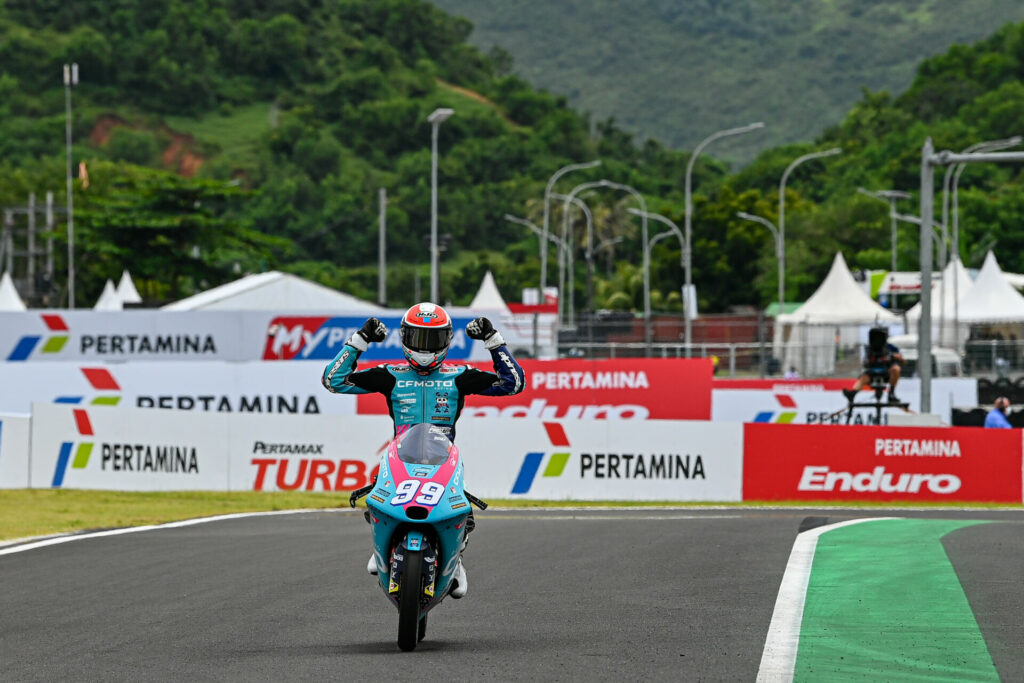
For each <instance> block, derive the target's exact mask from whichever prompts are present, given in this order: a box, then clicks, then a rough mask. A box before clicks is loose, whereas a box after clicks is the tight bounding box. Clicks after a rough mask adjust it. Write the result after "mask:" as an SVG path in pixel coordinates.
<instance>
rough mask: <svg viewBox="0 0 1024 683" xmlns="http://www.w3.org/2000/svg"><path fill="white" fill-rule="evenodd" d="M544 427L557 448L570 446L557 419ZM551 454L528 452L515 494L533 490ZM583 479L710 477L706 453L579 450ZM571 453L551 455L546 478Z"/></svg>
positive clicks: (561, 468) (555, 474)
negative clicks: (545, 459) (706, 465)
mask: <svg viewBox="0 0 1024 683" xmlns="http://www.w3.org/2000/svg"><path fill="white" fill-rule="evenodd" d="M544 429H545V430H546V431H547V435H548V439H549V440H550V441H551V445H552V446H553V447H554V448H568V447H569V438H568V437H567V436H566V434H565V430H564V429H563V428H562V425H560V424H559V423H557V422H545V423H544ZM546 456H547V454H546V453H544V452H538V453H527V454H526V457H525V458H523V464H522V466H521V467H520V468H519V475H518V476H517V477H516V481H515V484H513V485H512V493H514V494H524V493H529V491H530V489H531V488H532V487H533V483H534V481H535V480H536V478H537V472H539V471H540V466H541V464H542V463H543V462H544V458H545V457H546ZM578 456H579V457H578V460H579V467H580V474H579V478H580V479H581V480H591V479H707V473H706V472H705V469H704V458H703V456H702V455H700V454H697V455H690V454H687V455H682V454H679V453H586V452H581V453H578ZM570 457H571V453H569V452H558V453H551V454H550V456H547V465H546V466H545V467H544V472H543V474H542V475H541V476H543V477H560V476H562V473H563V472H564V471H565V466H566V464H567V463H568V462H569V459H570Z"/></svg>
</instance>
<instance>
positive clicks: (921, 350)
mask: <svg viewBox="0 0 1024 683" xmlns="http://www.w3.org/2000/svg"><path fill="white" fill-rule="evenodd" d="M981 161H990V162H997V163H999V162H1008V161H1012V162H1021V161H1024V153H1022V152H975V153H970V154H967V153H961V154H956V153H953V152H950V151H942V152H939V153H936V152H935V147H934V145H933V144H932V140H931V138H928V139H926V140H925V142H924V146H923V147H922V149H921V321H920V332H919V333H918V338H917V339H918V341H917V353H918V358H919V359H921V360H919V361H918V364H919V367H920V371H921V412H922V413H927V412H931V408H932V386H931V382H932V372H931V370H932V369H931V363H929V362H927V359H928V358H930V357H931V350H932V347H931V341H932V340H931V320H932V319H931V291H930V286H929V285H930V284H931V263H930V261H931V229H930V228H931V223H932V204H933V201H934V193H935V188H934V187H933V186H932V183H933V178H934V171H933V168H932V167H933V166H945V165H948V164H957V163H966V162H981ZM926 265H927V266H928V270H927V272H926V271H925V266H926Z"/></svg>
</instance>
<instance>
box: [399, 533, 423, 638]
mask: <svg viewBox="0 0 1024 683" xmlns="http://www.w3.org/2000/svg"><path fill="white" fill-rule="evenodd" d="M403 552H404V553H405V563H404V566H403V567H402V577H401V579H400V581H401V583H399V588H398V647H399V648H400V649H402V650H403V651H404V652H408V651H410V650H414V649H416V641H417V637H418V636H419V621H420V618H419V617H420V596H421V595H422V594H423V551H421V550H404V551H403Z"/></svg>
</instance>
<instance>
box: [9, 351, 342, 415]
mask: <svg viewBox="0 0 1024 683" xmlns="http://www.w3.org/2000/svg"><path fill="white" fill-rule="evenodd" d="M323 369H324V366H323V365H322V364H321V363H261V362H252V363H221V362H216V361H212V362H206V363H202V362H177V363H157V362H138V363H117V364H113V363H110V364H103V363H99V364H91V365H90V364H79V363H0V411H10V412H25V413H27V412H28V411H29V410H31V404H32V403H33V402H35V401H39V402H44V403H53V402H56V403H66V404H71V405H79V406H89V405H116V406H119V407H124V408H172V409H176V410H196V411H209V412H219V413H238V412H241V413H330V414H336V415H351V414H352V413H354V412H355V406H356V403H355V401H356V399H355V396H349V395H343V394H332V393H330V392H329V391H327V390H326V389H324V387H323V385H322V384H321V383H320V376H321V373H322V372H323Z"/></svg>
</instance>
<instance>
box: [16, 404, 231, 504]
mask: <svg viewBox="0 0 1024 683" xmlns="http://www.w3.org/2000/svg"><path fill="white" fill-rule="evenodd" d="M31 472H32V479H31V485H32V486H33V487H36V488H46V487H55V488H59V487H65V488H85V489H114V490H124V491H187V490H193V491H194V490H204V491H224V490H227V487H228V428H227V424H226V422H225V418H224V416H222V415H217V414H215V413H197V412H181V411H163V410H122V409H118V408H97V407H90V408H77V407H74V406H65V405H54V404H49V403H34V404H32V465H31Z"/></svg>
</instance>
